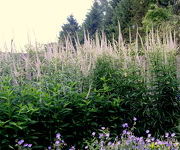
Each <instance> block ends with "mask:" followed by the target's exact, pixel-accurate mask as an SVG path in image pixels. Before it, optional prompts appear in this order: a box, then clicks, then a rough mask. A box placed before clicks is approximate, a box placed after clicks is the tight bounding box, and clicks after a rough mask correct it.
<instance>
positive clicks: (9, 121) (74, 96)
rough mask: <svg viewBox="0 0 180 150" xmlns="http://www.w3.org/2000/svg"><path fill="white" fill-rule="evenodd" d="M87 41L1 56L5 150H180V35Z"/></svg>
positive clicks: (0, 138) (0, 142) (0, 119)
mask: <svg viewBox="0 0 180 150" xmlns="http://www.w3.org/2000/svg"><path fill="white" fill-rule="evenodd" d="M84 38H85V41H84V44H80V43H79V42H78V40H76V47H75V48H74V46H73V44H72V40H71V39H66V42H65V44H64V43H58V44H57V45H55V46H53V45H52V46H50V45H49V46H47V47H46V48H40V47H38V45H36V46H34V47H33V46H31V45H30V46H29V47H27V51H26V52H25V53H15V52H14V50H13V49H12V51H11V52H6V53H3V52H2V53H1V54H0V65H1V68H0V82H1V84H0V149H2V150H7V149H19V150H22V149H51V148H50V147H49V146H52V149H53V145H54V149H67V148H69V149H71V150H73V149H75V148H76V149H91V150H100V149H101V150H103V149H107V150H109V149H114V150H116V149H122V150H127V149H141V148H142V149H160V148H161V149H167V150H169V149H177V150H178V149H179V143H178V139H179V135H180V123H179V117H180V89H179V88H180V84H179V81H180V62H179V60H180V56H179V52H178V51H179V50H178V48H179V47H178V44H177V43H176V37H175V33H174V32H171V31H169V30H167V31H164V32H163V33H161V34H160V33H159V32H158V30H156V31H154V30H152V31H150V32H149V33H147V35H146V36H145V37H144V38H142V37H141V36H140V34H139V33H138V32H137V34H136V38H135V39H131V36H130V39H129V42H128V43H127V42H126V41H125V40H124V39H123V37H122V34H121V32H119V38H118V40H117V41H116V40H112V41H111V42H109V41H107V39H106V37H105V35H104V34H102V35H98V34H97V35H96V38H95V39H94V40H92V39H90V38H89V37H88V35H85V36H84ZM119 135H120V136H119ZM117 136H118V137H117ZM62 139H63V140H62ZM57 141H58V142H57ZM102 141H103V142H102ZM110 142H111V143H110ZM139 142H140V143H139ZM27 143H30V144H27ZM73 146H74V147H73ZM138 146H139V147H138ZM48 147H49V148H48Z"/></svg>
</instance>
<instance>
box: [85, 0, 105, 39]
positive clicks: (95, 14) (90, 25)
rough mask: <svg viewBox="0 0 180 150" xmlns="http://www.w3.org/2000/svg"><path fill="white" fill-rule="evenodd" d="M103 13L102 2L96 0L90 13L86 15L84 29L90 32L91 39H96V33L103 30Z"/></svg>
mask: <svg viewBox="0 0 180 150" xmlns="http://www.w3.org/2000/svg"><path fill="white" fill-rule="evenodd" d="M102 24H103V13H102V7H101V5H100V2H99V1H97V0H95V2H94V4H93V6H92V8H91V10H90V12H89V13H88V14H87V15H86V19H85V21H84V24H83V26H84V28H85V30H87V31H88V33H89V35H90V37H91V38H94V36H95V33H96V32H98V31H101V30H102Z"/></svg>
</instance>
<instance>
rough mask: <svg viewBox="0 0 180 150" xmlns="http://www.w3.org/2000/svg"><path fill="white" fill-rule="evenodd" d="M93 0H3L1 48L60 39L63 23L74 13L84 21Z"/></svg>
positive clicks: (0, 26)
mask: <svg viewBox="0 0 180 150" xmlns="http://www.w3.org/2000/svg"><path fill="white" fill-rule="evenodd" d="M92 3H93V0H0V49H1V50H2V48H4V45H7V46H8V45H10V43H11V40H12V39H13V41H14V43H15V45H16V47H21V48H23V46H24V45H25V44H27V43H28V42H29V41H31V42H35V41H36V42H38V43H49V42H54V41H56V40H57V37H58V33H59V31H60V30H61V26H62V25H63V24H64V23H66V22H67V21H66V19H67V17H68V16H69V15H71V14H73V15H74V16H75V18H76V19H77V21H78V23H79V24H81V23H82V22H83V20H84V19H85V16H86V14H87V12H88V11H89V10H90V8H91V6H92Z"/></svg>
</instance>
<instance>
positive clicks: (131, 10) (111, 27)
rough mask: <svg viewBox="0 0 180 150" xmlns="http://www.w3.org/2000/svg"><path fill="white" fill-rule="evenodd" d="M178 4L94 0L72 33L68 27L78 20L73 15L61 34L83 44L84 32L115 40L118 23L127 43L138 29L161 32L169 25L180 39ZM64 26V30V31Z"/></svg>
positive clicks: (161, 0)
mask: <svg viewBox="0 0 180 150" xmlns="http://www.w3.org/2000/svg"><path fill="white" fill-rule="evenodd" d="M179 10H180V1H179V0H95V1H94V4H93V6H92V8H91V10H90V11H89V12H88V14H87V15H86V18H85V20H84V22H83V24H82V25H81V26H79V29H78V30H76V29H75V30H72V27H71V24H73V22H74V21H75V22H76V24H77V21H76V20H75V18H74V17H73V16H71V17H72V19H71V20H70V19H68V23H67V24H65V25H64V26H63V28H62V31H61V32H60V35H64V36H66V35H67V34H66V33H67V32H68V33H71V34H77V35H79V39H80V41H81V42H82V43H83V41H84V39H83V36H82V35H83V34H84V30H85V31H87V32H88V33H89V36H90V38H95V35H96V33H97V32H102V31H103V32H104V33H105V34H106V36H107V39H108V40H110V41H112V39H113V38H115V39H116V40H117V39H118V22H120V24H121V28H122V33H123V35H124V37H126V40H128V39H129V38H128V37H129V31H130V30H131V31H132V33H131V36H132V37H135V36H136V31H135V30H134V29H136V28H137V27H138V29H139V32H141V35H145V33H146V32H147V31H149V30H151V29H152V27H153V28H159V29H162V30H163V29H164V27H165V26H167V25H169V27H170V28H171V30H176V31H177V35H176V37H177V38H178V39H179V40H180V33H179V24H180V16H179V14H180V11H179ZM72 26H73V25H72ZM64 27H66V28H64Z"/></svg>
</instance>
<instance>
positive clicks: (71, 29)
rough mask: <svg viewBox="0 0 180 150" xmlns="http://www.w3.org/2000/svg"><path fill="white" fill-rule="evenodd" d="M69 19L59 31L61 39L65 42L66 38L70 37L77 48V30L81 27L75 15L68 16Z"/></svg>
mask: <svg viewBox="0 0 180 150" xmlns="http://www.w3.org/2000/svg"><path fill="white" fill-rule="evenodd" d="M67 21H68V23H67V24H64V25H63V26H62V31H60V33H59V40H61V41H63V42H64V41H65V40H66V38H70V39H71V40H72V44H73V46H74V48H75V47H76V42H75V41H76V35H77V32H78V31H79V29H80V27H79V25H78V23H77V21H76V19H75V18H74V16H73V15H70V16H69V17H68V18H67Z"/></svg>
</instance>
